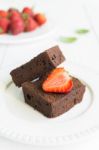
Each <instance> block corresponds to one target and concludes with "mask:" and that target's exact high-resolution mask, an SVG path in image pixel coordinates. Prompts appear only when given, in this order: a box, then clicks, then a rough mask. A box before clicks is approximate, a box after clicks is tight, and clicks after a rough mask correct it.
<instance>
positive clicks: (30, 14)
mask: <svg viewBox="0 0 99 150" xmlns="http://www.w3.org/2000/svg"><path fill="white" fill-rule="evenodd" d="M22 13H25V14H28V15H29V16H31V17H32V16H33V14H34V13H33V11H32V9H31V8H29V7H25V8H24V9H23V11H22Z"/></svg>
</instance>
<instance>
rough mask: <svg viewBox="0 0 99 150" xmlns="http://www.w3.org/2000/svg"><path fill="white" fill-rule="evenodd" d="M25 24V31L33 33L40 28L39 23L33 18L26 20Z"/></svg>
mask: <svg viewBox="0 0 99 150" xmlns="http://www.w3.org/2000/svg"><path fill="white" fill-rule="evenodd" d="M24 24H25V31H26V32H27V31H33V30H35V29H36V28H37V27H38V24H37V22H36V21H35V20H34V19H33V18H32V17H28V18H27V19H25V20H24Z"/></svg>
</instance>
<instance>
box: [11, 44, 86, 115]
mask: <svg viewBox="0 0 99 150" xmlns="http://www.w3.org/2000/svg"><path fill="white" fill-rule="evenodd" d="M64 60H65V57H64V56H63V54H62V52H61V50H60V48H59V47H58V46H55V47H52V48H50V49H48V50H46V51H44V52H43V53H41V54H39V55H38V56H37V57H35V58H33V59H32V60H31V61H29V62H28V63H26V64H24V65H22V66H20V67H18V68H16V69H14V70H13V71H12V72H11V73H10V74H11V76H12V79H13V81H14V83H15V84H16V86H18V87H20V86H22V89H23V93H24V97H25V102H26V103H27V104H29V105H30V106H32V107H33V108H35V109H36V110H38V111H39V112H41V113H43V114H44V115H45V116H47V117H49V118H52V117H57V116H59V115H61V114H63V113H64V112H66V111H68V110H69V109H71V108H72V107H73V106H74V105H76V104H77V103H80V102H81V101H82V98H83V95H84V92H85V86H84V85H83V84H82V83H81V82H80V81H79V80H78V79H76V78H74V77H72V80H73V88H72V90H71V91H70V92H68V93H64V94H63V93H47V92H45V91H44V90H43V89H42V83H43V81H44V79H45V78H46V74H48V73H50V72H51V71H52V70H53V69H54V68H56V67H57V66H58V65H60V64H61V63H62V62H63V61H64ZM35 79H37V80H35ZM31 81H32V82H31Z"/></svg>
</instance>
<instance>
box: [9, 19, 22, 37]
mask: <svg viewBox="0 0 99 150" xmlns="http://www.w3.org/2000/svg"><path fill="white" fill-rule="evenodd" d="M10 31H11V33H12V34H13V35H17V34H19V33H21V32H23V31H24V22H23V20H22V18H17V19H15V20H12V21H11V25H10Z"/></svg>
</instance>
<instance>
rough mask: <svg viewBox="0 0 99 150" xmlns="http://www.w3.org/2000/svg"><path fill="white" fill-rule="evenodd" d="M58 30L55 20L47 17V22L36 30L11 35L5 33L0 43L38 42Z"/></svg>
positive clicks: (0, 37) (0, 38)
mask: <svg viewBox="0 0 99 150" xmlns="http://www.w3.org/2000/svg"><path fill="white" fill-rule="evenodd" d="M55 31H56V28H55V25H54V21H53V20H51V19H48V18H47V22H46V23H45V24H44V25H42V26H41V27H38V29H36V30H35V31H32V32H27V33H24V32H23V33H21V34H18V35H15V36H14V35H9V34H4V35H0V43H1V44H18V43H19V44H20V43H27V42H32V43H33V42H38V41H39V40H42V39H44V38H46V37H48V36H50V35H52V34H53V33H54V32H55Z"/></svg>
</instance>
